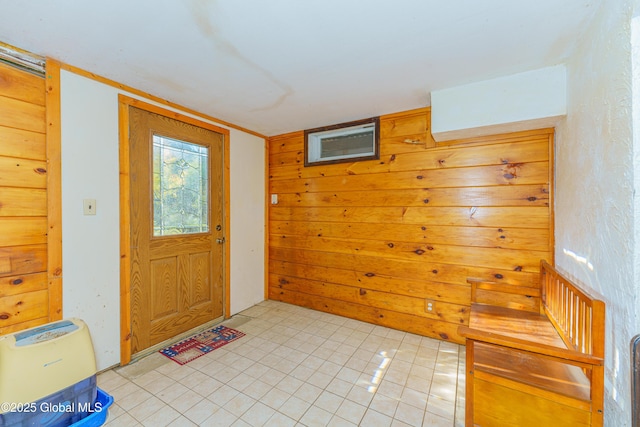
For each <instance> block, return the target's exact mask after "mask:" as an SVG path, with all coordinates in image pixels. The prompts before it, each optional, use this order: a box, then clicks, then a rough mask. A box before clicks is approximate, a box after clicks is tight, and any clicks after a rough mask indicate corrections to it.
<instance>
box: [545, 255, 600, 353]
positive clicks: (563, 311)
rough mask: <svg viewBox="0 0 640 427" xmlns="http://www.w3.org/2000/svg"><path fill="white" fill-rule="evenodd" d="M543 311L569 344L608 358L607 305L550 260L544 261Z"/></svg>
mask: <svg viewBox="0 0 640 427" xmlns="http://www.w3.org/2000/svg"><path fill="white" fill-rule="evenodd" d="M540 289H541V293H542V295H541V297H542V305H541V310H542V311H543V313H544V314H546V315H547V317H548V318H549V320H551V322H552V323H553V324H554V326H555V328H556V329H557V330H558V333H559V334H560V336H561V337H562V339H563V341H564V342H565V344H566V345H567V348H572V349H574V350H576V351H579V352H581V353H585V354H591V355H593V356H597V357H604V334H605V329H604V322H605V304H604V302H603V301H600V300H598V299H596V298H594V297H592V296H591V295H589V294H588V293H587V292H586V291H585V290H583V289H580V288H579V287H578V286H577V285H575V284H574V283H573V282H572V281H571V280H569V279H568V278H566V277H565V276H563V275H562V274H561V273H560V272H558V271H557V270H556V269H555V268H554V267H553V266H551V265H550V264H549V263H547V262H546V261H544V260H543V261H541V263H540Z"/></svg>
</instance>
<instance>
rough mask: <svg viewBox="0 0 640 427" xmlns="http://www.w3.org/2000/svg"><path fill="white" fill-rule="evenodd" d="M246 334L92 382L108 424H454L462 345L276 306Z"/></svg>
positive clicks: (460, 409)
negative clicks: (108, 400) (187, 356)
mask: <svg viewBox="0 0 640 427" xmlns="http://www.w3.org/2000/svg"><path fill="white" fill-rule="evenodd" d="M223 324H227V325H228V326H229V327H232V328H235V329H238V330H241V331H243V332H244V333H245V334H246V336H244V337H242V338H240V339H238V340H237V341H234V342H232V343H230V344H228V345H226V346H224V347H221V348H219V349H217V350H215V351H213V352H211V353H209V354H207V355H205V356H203V357H200V358H199V359H196V360H194V361H192V362H189V363H188V364H186V365H183V366H180V365H178V364H177V363H175V362H173V361H171V360H169V359H167V358H165V357H164V356H162V355H160V354H158V353H154V354H152V355H150V356H147V357H146V358H143V359H141V360H139V361H137V362H135V363H133V364H130V365H129V366H126V367H123V368H116V369H112V370H109V371H106V372H103V373H101V374H100V375H98V386H99V387H100V388H101V389H103V390H105V391H106V392H107V393H109V394H111V395H112V396H113V397H114V404H113V405H112V406H111V408H110V410H109V416H108V418H107V423H106V425H107V426H109V427H116V426H127V427H129V426H154V427H156V426H234V427H235V426H237V427H241V426H278V427H281V426H282V427H286V426H310V427H311V426H366V427H369V426H373V427H378V426H381V427H383V426H394V427H396V426H397V427H400V426H447V427H453V426H462V425H463V424H464V423H463V419H464V375H463V374H464V347H461V346H459V345H456V344H452V343H448V342H444V341H439V340H435V339H430V338H425V337H421V336H418V335H413V334H409V333H405V332H400V331H396V330H393V329H389V328H384V327H380V326H375V325H370V324H368V323H364V322H360V321H356V320H352V319H347V318H344V317H340V316H335V315H331V314H327V313H322V312H317V311H313V310H309V309H305V308H302V307H297V306H293V305H289V304H284V303H280V302H275V301H265V302H263V303H260V304H258V305H256V306H254V307H251V308H249V309H247V310H245V311H244V312H242V313H240V314H239V315H237V316H234V317H232V318H231V319H229V321H226V322H223Z"/></svg>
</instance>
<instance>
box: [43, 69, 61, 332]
mask: <svg viewBox="0 0 640 427" xmlns="http://www.w3.org/2000/svg"><path fill="white" fill-rule="evenodd" d="M45 85H46V86H45V87H46V113H45V114H46V122H47V124H46V129H47V130H46V144H47V148H46V153H47V155H46V157H47V229H48V231H47V272H48V283H49V321H50V322H51V321H54V320H60V319H62V158H61V149H62V132H61V113H60V63H59V62H58V61H55V60H53V59H47V62H46V80H45Z"/></svg>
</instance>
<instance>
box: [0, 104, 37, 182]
mask: <svg viewBox="0 0 640 427" xmlns="http://www.w3.org/2000/svg"><path fill="white" fill-rule="evenodd" d="M0 114H2V113H1V112H0ZM0 171H2V173H0V187H18V188H47V163H46V162H44V161H41V160H31V159H15V158H12V157H0Z"/></svg>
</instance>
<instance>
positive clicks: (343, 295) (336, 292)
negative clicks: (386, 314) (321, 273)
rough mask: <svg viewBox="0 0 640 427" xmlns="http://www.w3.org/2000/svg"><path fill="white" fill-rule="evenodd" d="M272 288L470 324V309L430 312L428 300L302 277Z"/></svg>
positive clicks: (276, 281)
mask: <svg viewBox="0 0 640 427" xmlns="http://www.w3.org/2000/svg"><path fill="white" fill-rule="evenodd" d="M269 283H270V285H271V287H274V288H276V292H278V290H279V291H280V292H285V291H293V292H296V293H304V294H309V295H312V296H320V297H324V298H333V299H336V300H340V301H344V302H349V303H354V304H361V305H366V306H370V307H376V308H382V309H385V310H390V311H397V312H400V313H406V314H411V315H414V316H418V317H425V318H431V319H438V320H442V321H445V322H450V323H459V324H464V323H468V321H469V307H468V306H463V305H456V304H451V303H446V302H437V303H435V302H434V304H433V311H432V312H428V311H427V310H426V304H425V299H424V298H419V297H413V296H407V295H397V294H391V293H387V292H381V291H377V290H374V289H368V288H365V287H357V286H346V285H341V284H336V283H331V282H328V281H319V280H309V279H303V278H299V277H291V276H281V275H272V276H271V277H270V279H269Z"/></svg>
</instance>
